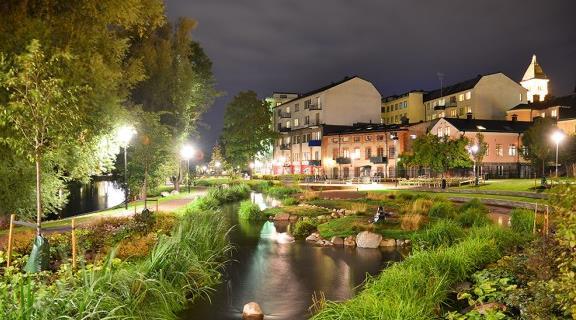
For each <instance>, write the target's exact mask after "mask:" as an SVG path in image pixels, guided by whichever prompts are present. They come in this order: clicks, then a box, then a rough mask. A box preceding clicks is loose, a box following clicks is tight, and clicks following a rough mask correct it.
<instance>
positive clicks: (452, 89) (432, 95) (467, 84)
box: [424, 74, 483, 101]
mask: <svg viewBox="0 0 576 320" xmlns="http://www.w3.org/2000/svg"><path fill="white" fill-rule="evenodd" d="M482 77H483V75H480V74H479V75H477V76H476V77H475V78H472V79H468V80H465V81H462V82H458V83H456V84H453V85H451V86H447V87H443V88H441V89H436V90H432V91H429V92H427V93H426V94H425V95H424V101H430V100H434V99H438V98H441V97H445V96H449V95H451V94H455V93H458V92H462V91H466V90H470V89H472V88H474V87H475V86H476V84H477V83H478V81H480V79H482Z"/></svg>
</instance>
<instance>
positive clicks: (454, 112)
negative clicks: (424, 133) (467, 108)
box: [450, 109, 456, 118]
mask: <svg viewBox="0 0 576 320" xmlns="http://www.w3.org/2000/svg"><path fill="white" fill-rule="evenodd" d="M450 116H451V117H452V118H456V109H454V110H450Z"/></svg>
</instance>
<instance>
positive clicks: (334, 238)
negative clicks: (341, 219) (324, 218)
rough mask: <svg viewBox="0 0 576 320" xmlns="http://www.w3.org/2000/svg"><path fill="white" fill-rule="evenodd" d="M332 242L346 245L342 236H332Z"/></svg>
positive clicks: (337, 244)
mask: <svg viewBox="0 0 576 320" xmlns="http://www.w3.org/2000/svg"><path fill="white" fill-rule="evenodd" d="M330 242H332V244H333V245H335V246H343V245H344V239H342V238H340V237H332V239H330Z"/></svg>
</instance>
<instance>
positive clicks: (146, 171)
mask: <svg viewBox="0 0 576 320" xmlns="http://www.w3.org/2000/svg"><path fill="white" fill-rule="evenodd" d="M142 193H143V196H144V209H148V207H147V205H146V198H147V197H148V165H145V166H144V185H143V186H142Z"/></svg>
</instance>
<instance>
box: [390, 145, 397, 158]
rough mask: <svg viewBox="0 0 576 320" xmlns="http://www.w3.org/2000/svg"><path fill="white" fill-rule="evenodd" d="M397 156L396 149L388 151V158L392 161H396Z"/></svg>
mask: <svg viewBox="0 0 576 320" xmlns="http://www.w3.org/2000/svg"><path fill="white" fill-rule="evenodd" d="M395 156H396V148H394V147H390V148H389V149H388V157H389V158H390V159H394V157H395Z"/></svg>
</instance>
